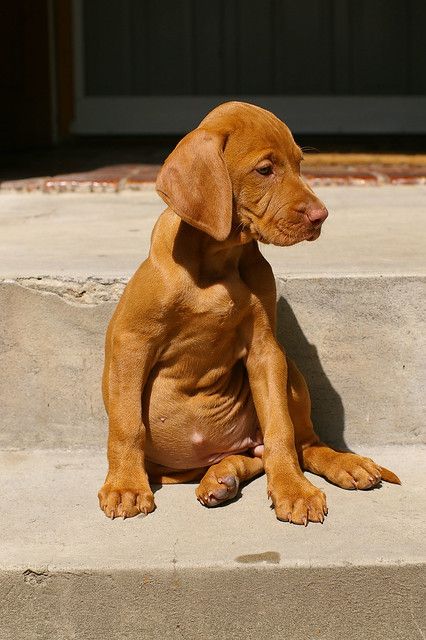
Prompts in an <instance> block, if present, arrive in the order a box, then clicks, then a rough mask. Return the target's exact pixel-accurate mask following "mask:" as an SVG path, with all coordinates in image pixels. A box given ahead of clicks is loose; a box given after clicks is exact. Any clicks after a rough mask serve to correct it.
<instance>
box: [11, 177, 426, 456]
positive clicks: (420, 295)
mask: <svg viewBox="0 0 426 640" xmlns="http://www.w3.org/2000/svg"><path fill="white" fill-rule="evenodd" d="M319 193H320V195H321V197H322V198H323V199H324V201H325V202H327V204H328V205H329V207H330V210H331V212H332V213H331V216H330V219H329V220H328V221H327V224H326V226H325V228H324V234H323V236H322V237H321V238H320V240H319V241H317V242H315V243H303V244H301V245H297V246H295V247H290V248H278V247H264V248H263V250H264V252H265V254H267V256H268V258H269V259H270V260H271V262H272V264H273V267H274V270H275V273H276V275H277V282H278V293H279V300H278V314H279V333H280V338H281V340H282V342H283V344H284V345H285V346H286V348H287V350H288V352H289V353H290V355H292V356H293V357H295V359H296V361H297V362H298V364H299V366H300V368H301V369H302V371H303V372H304V373H305V375H306V376H307V378H308V382H309V386H310V389H311V393H312V396H313V416H314V422H315V425H316V428H317V430H318V431H319V432H320V434H321V435H322V436H323V437H324V438H325V439H326V440H327V441H329V442H331V443H335V444H338V445H340V446H342V445H344V444H347V445H349V446H354V445H356V444H359V443H370V444H375V443H381V442H388V443H404V442H408V443H413V442H422V441H423V442H424V441H425V410H424V409H425V406H424V403H425V400H424V397H425V394H424V381H425V378H426V376H425V358H424V355H423V354H424V345H425V339H426V338H425V335H426V332H425V331H424V324H425V317H426V313H425V298H426V296H425V291H426V288H425V274H426V267H425V264H426V260H425V251H424V247H425V246H426V243H424V238H425V233H426V225H425V224H424V213H425V208H424V202H425V201H424V197H425V195H426V188H424V187H399V188H398V187H380V188H378V187H373V188H368V187H362V188H361V187H324V188H322V189H320V190H319ZM159 211H161V203H160V201H159V199H158V198H157V196H155V194H154V193H153V192H152V191H147V192H142V193H138V194H134V193H123V194H120V195H115V194H86V195H82V194H59V195H49V194H38V193H36V194H32V195H30V194H18V195H17V194H1V195H0V227H1V230H2V233H1V234H0V280H1V278H3V283H2V284H0V336H1V344H2V347H1V350H0V366H1V369H2V371H3V372H4V375H2V376H0V393H1V395H2V397H3V398H4V400H3V405H2V425H1V429H0V446H1V447H6V448H9V447H17V448H19V447H31V446H37V447H52V446H59V447H60V446H76V447H79V446H83V447H84V446H98V445H99V444H101V443H103V442H104V441H105V433H106V425H105V417H104V411H103V407H102V401H101V396H100V387H99V384H100V383H99V381H100V375H101V368H102V350H103V336H104V333H105V328H106V324H107V322H108V320H109V317H110V316H111V314H112V310H113V307H114V302H115V301H116V300H117V299H118V297H119V296H120V294H121V291H122V290H123V288H124V284H125V282H126V280H127V278H128V276H129V275H130V274H131V273H132V272H133V270H134V268H136V266H137V264H138V263H139V262H140V261H141V259H142V258H143V257H144V256H145V255H146V253H147V251H148V246H149V234H150V230H151V228H152V225H153V222H154V220H155V216H156V215H157V214H158V212H159ZM319 274H322V275H319ZM8 279H9V282H8V281H7V280H8Z"/></svg>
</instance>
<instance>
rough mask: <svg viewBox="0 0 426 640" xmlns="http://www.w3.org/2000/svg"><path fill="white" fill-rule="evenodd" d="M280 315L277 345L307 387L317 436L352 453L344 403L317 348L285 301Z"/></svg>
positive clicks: (282, 302)
mask: <svg viewBox="0 0 426 640" xmlns="http://www.w3.org/2000/svg"><path fill="white" fill-rule="evenodd" d="M277 313H278V323H277V324H278V329H277V338H278V341H279V342H280V343H281V344H282V346H283V347H284V349H285V351H286V353H287V354H288V356H289V357H290V358H291V359H292V360H294V361H295V363H296V364H297V367H298V368H299V369H300V371H301V373H302V374H303V375H304V377H305V379H306V382H307V384H308V388H309V392H310V395H311V400H312V422H313V424H314V429H315V432H316V433H317V434H318V435H319V437H320V439H321V440H322V441H323V442H325V443H326V444H329V445H331V446H333V447H335V448H336V449H340V450H342V451H349V447H348V446H347V444H346V442H345V437H344V431H345V410H344V407H343V402H342V399H341V397H340V395H339V394H338V393H337V391H336V389H335V388H334V387H333V385H332V384H331V382H330V380H329V379H328V377H327V374H326V373H325V371H324V369H323V366H322V364H321V360H320V358H319V355H318V350H317V348H316V346H315V345H314V344H311V343H310V342H308V340H307V339H306V336H305V334H304V333H303V330H302V328H301V326H300V324H299V323H298V321H297V319H296V316H295V315H294V313H293V310H292V308H291V306H290V305H289V303H288V302H287V300H285V299H284V298H282V297H280V299H279V300H278V304H277Z"/></svg>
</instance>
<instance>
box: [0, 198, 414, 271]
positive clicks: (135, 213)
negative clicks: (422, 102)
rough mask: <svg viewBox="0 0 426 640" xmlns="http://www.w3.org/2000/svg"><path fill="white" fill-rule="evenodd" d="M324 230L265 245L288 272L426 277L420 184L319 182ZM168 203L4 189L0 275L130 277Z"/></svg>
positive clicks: (0, 212) (0, 208)
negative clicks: (325, 212) (290, 242)
mask: <svg viewBox="0 0 426 640" xmlns="http://www.w3.org/2000/svg"><path fill="white" fill-rule="evenodd" d="M316 191H317V193H318V195H319V196H320V197H321V198H322V199H323V200H324V202H325V203H326V204H327V206H328V207H329V210H330V217H329V219H328V220H327V222H326V224H325V226H324V230H323V234H322V237H321V238H320V239H319V240H318V241H316V242H314V243H308V242H305V243H302V244H300V245H296V246H294V247H288V248H285V249H283V248H279V247H272V246H269V247H266V246H265V247H263V251H264V253H265V255H266V256H267V258H268V259H269V260H270V261H271V264H272V265H273V267H274V270H275V272H276V273H277V274H278V275H281V276H286V277H299V276H303V277H306V276H314V277H317V276H323V275H327V276H333V277H335V276H337V277H338V276H347V275H356V276H360V275H388V274H392V275H401V274H404V275H415V274H421V275H425V272H426V264H425V251H424V247H425V245H426V225H425V224H424V215H425V214H426V186H412V187H406V186H405V187H395V186H382V187H366V186H364V187H351V186H349V187H322V188H318V189H317V190H316ZM163 208H164V205H163V203H162V201H161V200H160V199H159V198H158V196H157V195H156V194H155V193H154V192H153V191H152V190H148V191H145V192H138V193H133V192H124V193H121V194H42V193H34V194H15V193H3V194H0V228H1V235H0V276H1V277H7V278H16V277H25V276H35V277H38V276H43V275H44V276H52V275H53V276H67V277H71V278H81V277H86V276H91V277H92V276H95V277H100V278H101V279H104V278H122V277H128V276H130V275H131V274H132V273H133V271H134V270H135V269H136V267H137V266H138V264H139V263H140V262H141V261H142V260H143V259H144V258H145V257H146V255H147V253H148V248H149V238H150V232H151V229H152V226H153V224H154V222H155V219H156V218H157V216H158V214H159V213H160V212H161V211H162V210H163Z"/></svg>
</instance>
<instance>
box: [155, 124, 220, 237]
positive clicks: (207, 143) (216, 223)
mask: <svg viewBox="0 0 426 640" xmlns="http://www.w3.org/2000/svg"><path fill="white" fill-rule="evenodd" d="M224 143H225V137H224V136H222V135H219V134H216V133H212V132H210V131H207V130H205V129H195V130H194V131H191V133H189V134H188V135H187V136H185V137H184V138H183V139H182V140H181V141H180V142H179V144H178V145H177V147H176V149H175V150H174V151H172V153H171V154H170V155H169V157H168V158H167V160H166V162H165V163H164V165H163V167H162V168H161V171H160V173H159V175H158V178H157V185H156V188H157V191H158V193H159V195H160V196H161V197H162V198H163V200H164V201H165V202H166V204H168V206H169V207H170V208H171V209H173V211H174V212H175V213H177V214H178V216H180V217H181V218H182V219H183V220H185V222H188V223H189V224H191V225H192V226H193V227H197V229H201V231H205V232H206V233H208V234H209V235H210V236H212V237H213V238H215V239H216V240H225V239H226V238H227V237H228V236H229V233H230V231H231V224H232V185H231V180H230V178H229V174H228V170H227V168H226V164H225V160H224V158H223V152H222V148H223V146H224Z"/></svg>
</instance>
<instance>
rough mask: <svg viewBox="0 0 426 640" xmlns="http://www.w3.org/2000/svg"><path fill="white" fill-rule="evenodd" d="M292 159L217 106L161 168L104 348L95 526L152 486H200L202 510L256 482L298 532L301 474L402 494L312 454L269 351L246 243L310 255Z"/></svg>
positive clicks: (256, 270) (281, 367)
mask: <svg viewBox="0 0 426 640" xmlns="http://www.w3.org/2000/svg"><path fill="white" fill-rule="evenodd" d="M301 158H302V153H301V150H300V149H299V147H298V146H297V145H296V144H295V142H294V140H293V138H292V135H291V133H290V131H289V130H288V128H287V127H286V126H285V125H284V124H283V123H282V122H281V121H280V120H278V119H277V118H276V117H275V116H274V115H272V114H271V113H269V112H268V111H265V110H263V109H260V108H259V107H255V106H252V105H249V104H243V103H238V102H229V103H226V104H223V105H221V106H219V107H217V108H216V109H214V110H213V111H212V112H211V113H210V114H209V115H208V116H207V117H206V118H205V119H204V120H203V121H202V123H201V124H200V126H199V127H198V128H197V129H195V131H192V132H191V133H190V134H188V135H187V136H186V137H185V138H183V140H182V141H181V142H180V143H179V144H178V146H177V147H176V149H175V150H174V151H173V153H172V154H171V155H170V156H169V157H168V159H167V160H166V162H165V164H164V166H163V168H162V170H161V172H160V174H159V177H158V180H157V190H158V192H159V194H160V195H161V197H162V198H163V199H164V200H165V202H166V203H167V204H168V206H169V208H168V209H166V210H165V211H164V212H163V213H162V215H161V216H160V218H159V220H158V222H157V224H156V226H155V229H154V231H153V234H152V243H151V250H150V254H149V257H148V259H147V260H146V261H145V262H143V264H142V265H141V266H140V267H139V269H138V271H137V272H136V274H135V275H134V276H133V278H132V279H131V280H130V282H129V284H128V285H127V287H126V290H125V292H124V294H123V296H122V298H121V300H120V302H119V304H118V306H117V309H116V311H115V314H114V316H113V318H112V320H111V323H110V326H109V328H108V333H107V337H106V357H105V370H104V378H103V394H104V401H105V406H106V409H107V411H108V415H109V439H108V460H109V471H108V475H107V478H106V480H105V484H104V486H103V487H102V489H101V490H100V492H99V501H100V506H101V508H102V509H103V510H104V512H105V513H106V515H107V516H109V517H111V518H114V517H115V516H122V517H128V516H134V515H136V514H138V513H140V512H144V513H148V512H150V511H152V510H153V509H154V496H153V494H152V491H151V488H150V484H149V480H152V481H157V482H158V481H160V482H185V481H188V480H195V479H200V480H201V482H200V484H199V486H198V488H197V490H196V495H197V497H198V499H199V500H200V502H202V503H203V504H205V505H206V506H214V505H217V504H219V503H220V502H223V501H224V500H228V499H230V498H232V497H234V496H235V494H236V492H237V490H238V485H239V483H240V482H241V481H244V480H248V479H249V478H252V477H253V476H255V475H257V474H259V473H261V472H262V471H263V470H265V471H266V475H267V484H268V494H269V496H270V497H271V499H272V501H273V504H274V507H275V512H276V515H277V517H278V518H279V519H280V520H286V521H289V522H294V523H297V524H305V525H306V524H307V522H308V521H313V522H322V521H323V519H324V516H325V515H326V513H327V506H326V499H325V495H324V493H323V492H322V491H320V490H319V489H317V488H316V487H315V486H314V485H312V484H311V483H310V482H309V481H308V480H307V479H306V478H305V476H304V475H303V472H302V469H306V470H309V471H312V472H314V473H316V474H319V475H322V476H324V477H325V478H327V479H328V480H330V481H331V482H333V483H334V484H337V485H339V486H341V487H343V488H345V489H352V488H357V489H367V488H369V487H372V486H374V485H376V484H378V483H379V482H380V481H381V480H387V481H389V482H399V480H398V478H397V477H396V476H395V475H394V474H393V473H392V472H390V471H387V470H386V469H384V468H383V467H380V466H378V465H377V464H376V463H374V462H373V461H372V460H370V459H368V458H363V457H360V456H358V455H355V454H352V453H341V452H338V451H334V450H333V449H330V448H329V447H327V446H326V445H324V444H322V443H321V442H320V441H319V439H318V437H317V436H316V435H315V433H314V431H313V427H312V423H311V419H310V399H309V393H308V389H307V387H306V383H305V380H304V378H303V377H302V375H301V374H300V372H299V371H298V369H297V368H296V366H295V365H294V363H293V362H291V361H290V360H289V359H288V358H286V356H285V353H284V352H283V350H282V348H281V346H280V345H279V344H278V343H277V340H276V338H275V325H276V291H275V281H274V277H273V274H272V270H271V267H270V265H269V264H268V262H267V261H266V260H265V259H264V258H263V257H262V255H261V254H260V252H259V248H258V245H257V240H260V241H262V242H267V243H269V242H271V243H273V244H276V245H280V246H287V245H291V244H294V243H296V242H301V241H302V240H315V239H316V238H318V236H319V235H320V231H321V224H322V222H323V221H324V220H325V219H326V217H327V210H326V209H325V207H324V205H323V203H322V202H320V201H319V200H318V198H317V197H316V196H315V195H314V193H313V192H312V191H311V189H310V188H309V187H308V186H307V185H306V184H305V183H304V182H303V181H302V179H301V177H300V161H301Z"/></svg>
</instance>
